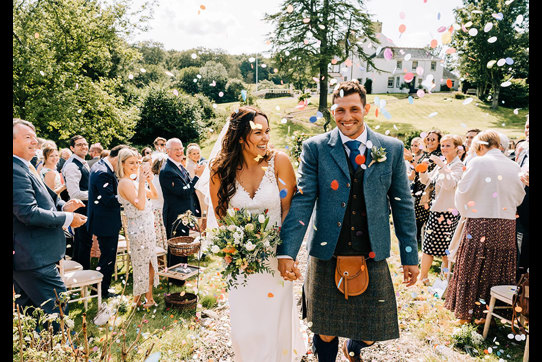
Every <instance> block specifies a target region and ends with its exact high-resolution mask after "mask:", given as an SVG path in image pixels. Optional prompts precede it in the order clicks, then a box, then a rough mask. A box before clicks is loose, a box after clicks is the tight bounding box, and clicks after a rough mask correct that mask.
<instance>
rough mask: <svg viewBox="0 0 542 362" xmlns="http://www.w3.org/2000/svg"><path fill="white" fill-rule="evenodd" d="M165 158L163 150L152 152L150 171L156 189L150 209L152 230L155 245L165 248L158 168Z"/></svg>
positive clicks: (159, 168) (162, 200) (162, 205)
mask: <svg viewBox="0 0 542 362" xmlns="http://www.w3.org/2000/svg"><path fill="white" fill-rule="evenodd" d="M166 160H167V155H166V154H165V153H163V152H154V153H153V155H152V158H151V171H152V174H153V178H152V183H153V184H154V188H155V189H156V194H157V197H156V198H155V199H151V205H152V211H153V213H154V231H155V233H156V245H158V246H159V247H161V248H162V249H164V250H167V233H166V227H165V226H164V214H163V213H162V210H163V209H164V195H163V194H162V186H160V176H159V175H160V170H161V169H162V167H163V166H164V163H165V162H166Z"/></svg>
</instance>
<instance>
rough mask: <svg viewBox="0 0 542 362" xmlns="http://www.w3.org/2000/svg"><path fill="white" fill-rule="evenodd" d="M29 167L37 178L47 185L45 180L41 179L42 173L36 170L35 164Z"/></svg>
mask: <svg viewBox="0 0 542 362" xmlns="http://www.w3.org/2000/svg"><path fill="white" fill-rule="evenodd" d="M28 168H29V169H30V172H32V173H33V174H34V175H35V176H36V177H37V178H38V180H39V181H40V182H41V184H42V185H45V183H44V182H43V180H42V179H41V176H40V174H39V173H38V170H36V168H35V167H34V165H33V164H30V165H29V166H28Z"/></svg>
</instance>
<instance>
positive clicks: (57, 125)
mask: <svg viewBox="0 0 542 362" xmlns="http://www.w3.org/2000/svg"><path fill="white" fill-rule="evenodd" d="M128 4H129V2H128V1H127V0H125V1H118V2H115V4H112V5H104V4H102V3H101V2H99V1H96V0H42V1H24V0H15V1H14V2H13V115H14V117H19V118H24V119H26V120H28V121H31V122H32V123H33V124H34V125H35V126H36V131H37V133H38V135H39V136H40V137H43V138H49V139H53V140H55V141H57V142H58V143H59V146H64V145H66V142H67V140H68V139H69V138H70V137H71V136H72V135H74V134H76V133H78V134H81V135H83V136H85V137H87V138H88V139H89V140H93V141H94V142H101V143H102V144H103V145H104V146H106V147H108V146H109V145H110V144H111V142H114V141H117V142H124V141H126V140H127V139H128V138H129V137H130V136H131V130H132V129H133V126H134V125H135V122H136V120H137V117H138V115H137V114H138V112H137V109H136V102H135V99H134V97H133V96H134V93H133V92H130V91H129V88H127V87H124V86H123V84H122V83H123V80H124V79H126V70H127V68H129V67H130V64H132V63H133V62H135V61H137V59H138V58H139V56H140V55H139V53H138V52H137V51H136V50H134V49H132V48H131V47H130V46H129V45H128V44H127V43H126V42H125V41H124V39H123V36H126V35H127V34H130V32H131V31H133V30H134V29H135V26H136V24H137V23H138V21H137V20H131V19H129V14H128V11H129V6H128ZM139 14H142V13H139ZM132 101H133V102H132Z"/></svg>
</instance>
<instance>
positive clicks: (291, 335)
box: [196, 107, 306, 362]
mask: <svg viewBox="0 0 542 362" xmlns="http://www.w3.org/2000/svg"><path fill="white" fill-rule="evenodd" d="M225 129H226V133H225V134H224V139H223V141H222V142H221V140H220V139H219V140H218V141H217V142H220V145H219V146H221V147H222V149H221V150H220V152H219V153H218V155H217V157H216V158H214V159H211V160H210V163H211V166H210V167H211V169H210V182H209V191H210V201H211V202H210V207H209V212H208V214H209V215H211V214H213V216H215V217H216V220H218V223H220V219H221V217H223V216H224V215H225V214H226V211H227V209H228V208H239V209H241V208H244V209H247V210H249V211H250V212H252V213H261V212H264V211H265V210H266V209H267V210H268V215H269V216H270V225H273V224H276V225H278V226H280V225H281V224H282V221H283V220H284V218H285V217H286V214H287V213H288V210H289V207H290V203H291V199H292V196H293V193H294V190H295V186H296V179H295V174H294V170H293V167H292V164H291V163H290V160H289V158H288V156H287V155H286V154H284V153H282V152H276V151H271V150H270V149H269V148H268V143H269V135H270V129H269V122H268V119H267V116H266V115H265V114H263V113H261V112H260V111H258V110H257V109H255V108H252V107H241V108H240V109H239V110H238V111H237V112H234V113H233V114H232V115H231V117H230V120H229V122H228V124H227V125H226V126H225ZM223 131H224V130H223ZM223 133H224V132H223ZM212 156H213V155H211V157H212ZM196 187H198V186H196ZM282 190H285V191H282ZM281 191H282V194H280V192H281ZM214 205H216V206H215V207H214V208H213V206H214ZM209 223H210V225H212V222H211V220H209ZM277 264H278V263H277V259H276V258H271V259H270V261H269V266H270V267H271V269H272V270H274V275H273V274H270V273H259V274H252V275H250V276H248V277H247V283H246V285H245V286H242V285H238V286H237V288H232V289H231V290H230V291H229V296H228V299H229V305H230V319H231V338H232V346H233V350H234V353H235V361H243V362H252V361H262V362H263V361H269V362H277V361H284V362H286V361H288V362H290V361H299V360H300V359H301V358H302V357H303V355H304V354H305V352H306V344H305V341H304V339H303V337H302V334H301V331H300V321H299V316H298V313H297V311H296V308H295V305H294V297H293V284H292V282H291V281H285V280H284V279H283V278H282V277H281V275H280V272H279V271H278V269H277Z"/></svg>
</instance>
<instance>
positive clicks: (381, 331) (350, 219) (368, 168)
mask: <svg viewBox="0 0 542 362" xmlns="http://www.w3.org/2000/svg"><path fill="white" fill-rule="evenodd" d="M365 104H366V94H365V89H364V88H363V86H361V85H359V83H357V82H344V83H341V84H340V86H339V87H338V88H337V89H336V90H335V92H334V93H333V106H332V107H331V111H332V113H333V116H334V118H335V122H336V124H337V128H335V129H334V130H332V131H330V132H327V133H325V134H322V135H318V136H315V137H312V138H310V139H308V140H306V141H305V142H303V151H302V154H301V157H300V165H299V174H300V178H299V180H298V191H297V193H296V194H295V195H294V197H293V199H292V204H291V206H290V210H289V212H288V215H287V216H286V219H285V220H284V223H283V224H282V229H281V239H282V241H283V243H282V244H281V245H279V247H278V249H277V255H278V258H279V271H280V272H281V275H282V276H283V277H284V278H285V279H286V280H293V279H296V278H297V277H298V276H299V271H298V269H297V268H296V267H295V264H294V260H295V258H296V256H297V253H298V251H299V248H300V247H301V244H302V241H303V237H304V235H305V232H306V230H307V228H309V230H310V231H309V235H308V239H307V249H308V251H309V260H308V265H307V275H306V277H305V283H304V286H303V296H302V297H303V304H302V305H303V316H304V318H305V317H306V318H307V320H308V321H309V322H310V323H312V326H311V330H312V332H314V338H313V345H314V349H315V354H316V355H317V356H318V360H319V361H320V362H322V361H326V362H327V361H330V362H331V361H335V360H336V356H337V353H338V348H339V345H338V343H339V340H338V337H345V338H347V339H348V340H347V341H345V343H344V345H343V346H342V350H343V353H344V354H345V356H346V358H347V359H348V360H349V361H360V360H361V357H360V350H361V348H364V347H367V346H370V345H371V344H373V343H374V341H382V340H388V339H393V338H399V326H398V320H397V304H396V300H395V292H394V289H393V283H392V280H391V275H390V272H389V269H388V264H387V262H386V258H388V257H389V256H390V244H391V242H390V223H389V216H390V209H391V213H392V215H393V220H394V226H395V233H396V235H397V238H398V240H399V250H400V256H401V264H402V266H403V272H404V283H405V284H406V285H407V286H411V285H414V284H415V283H416V279H417V276H418V274H419V269H418V253H417V250H418V249H417V241H416V220H415V216H414V203H413V200H412V197H411V195H410V189H409V184H408V179H407V175H406V170H405V163H404V161H403V150H404V147H403V144H402V142H401V141H399V140H397V139H394V138H392V137H388V136H384V135H381V134H378V133H375V132H373V131H372V130H371V129H369V127H367V125H365V124H364V119H363V118H364V115H365ZM373 147H374V148H373ZM313 209H314V213H313ZM311 214H312V220H313V221H312V223H313V225H311V226H309V219H311ZM339 256H353V257H360V256H364V257H365V259H366V260H367V262H366V270H367V271H368V277H369V284H368V287H367V289H366V290H365V292H363V293H362V294H360V295H357V296H349V297H348V299H346V296H345V295H344V294H342V292H340V291H339V289H338V286H337V285H336V281H335V268H336V265H337V257H339ZM359 259H361V258H359ZM361 270H362V271H363V270H364V267H362V268H361ZM339 286H340V284H339ZM343 287H344V284H343ZM345 289H346V288H345Z"/></svg>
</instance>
